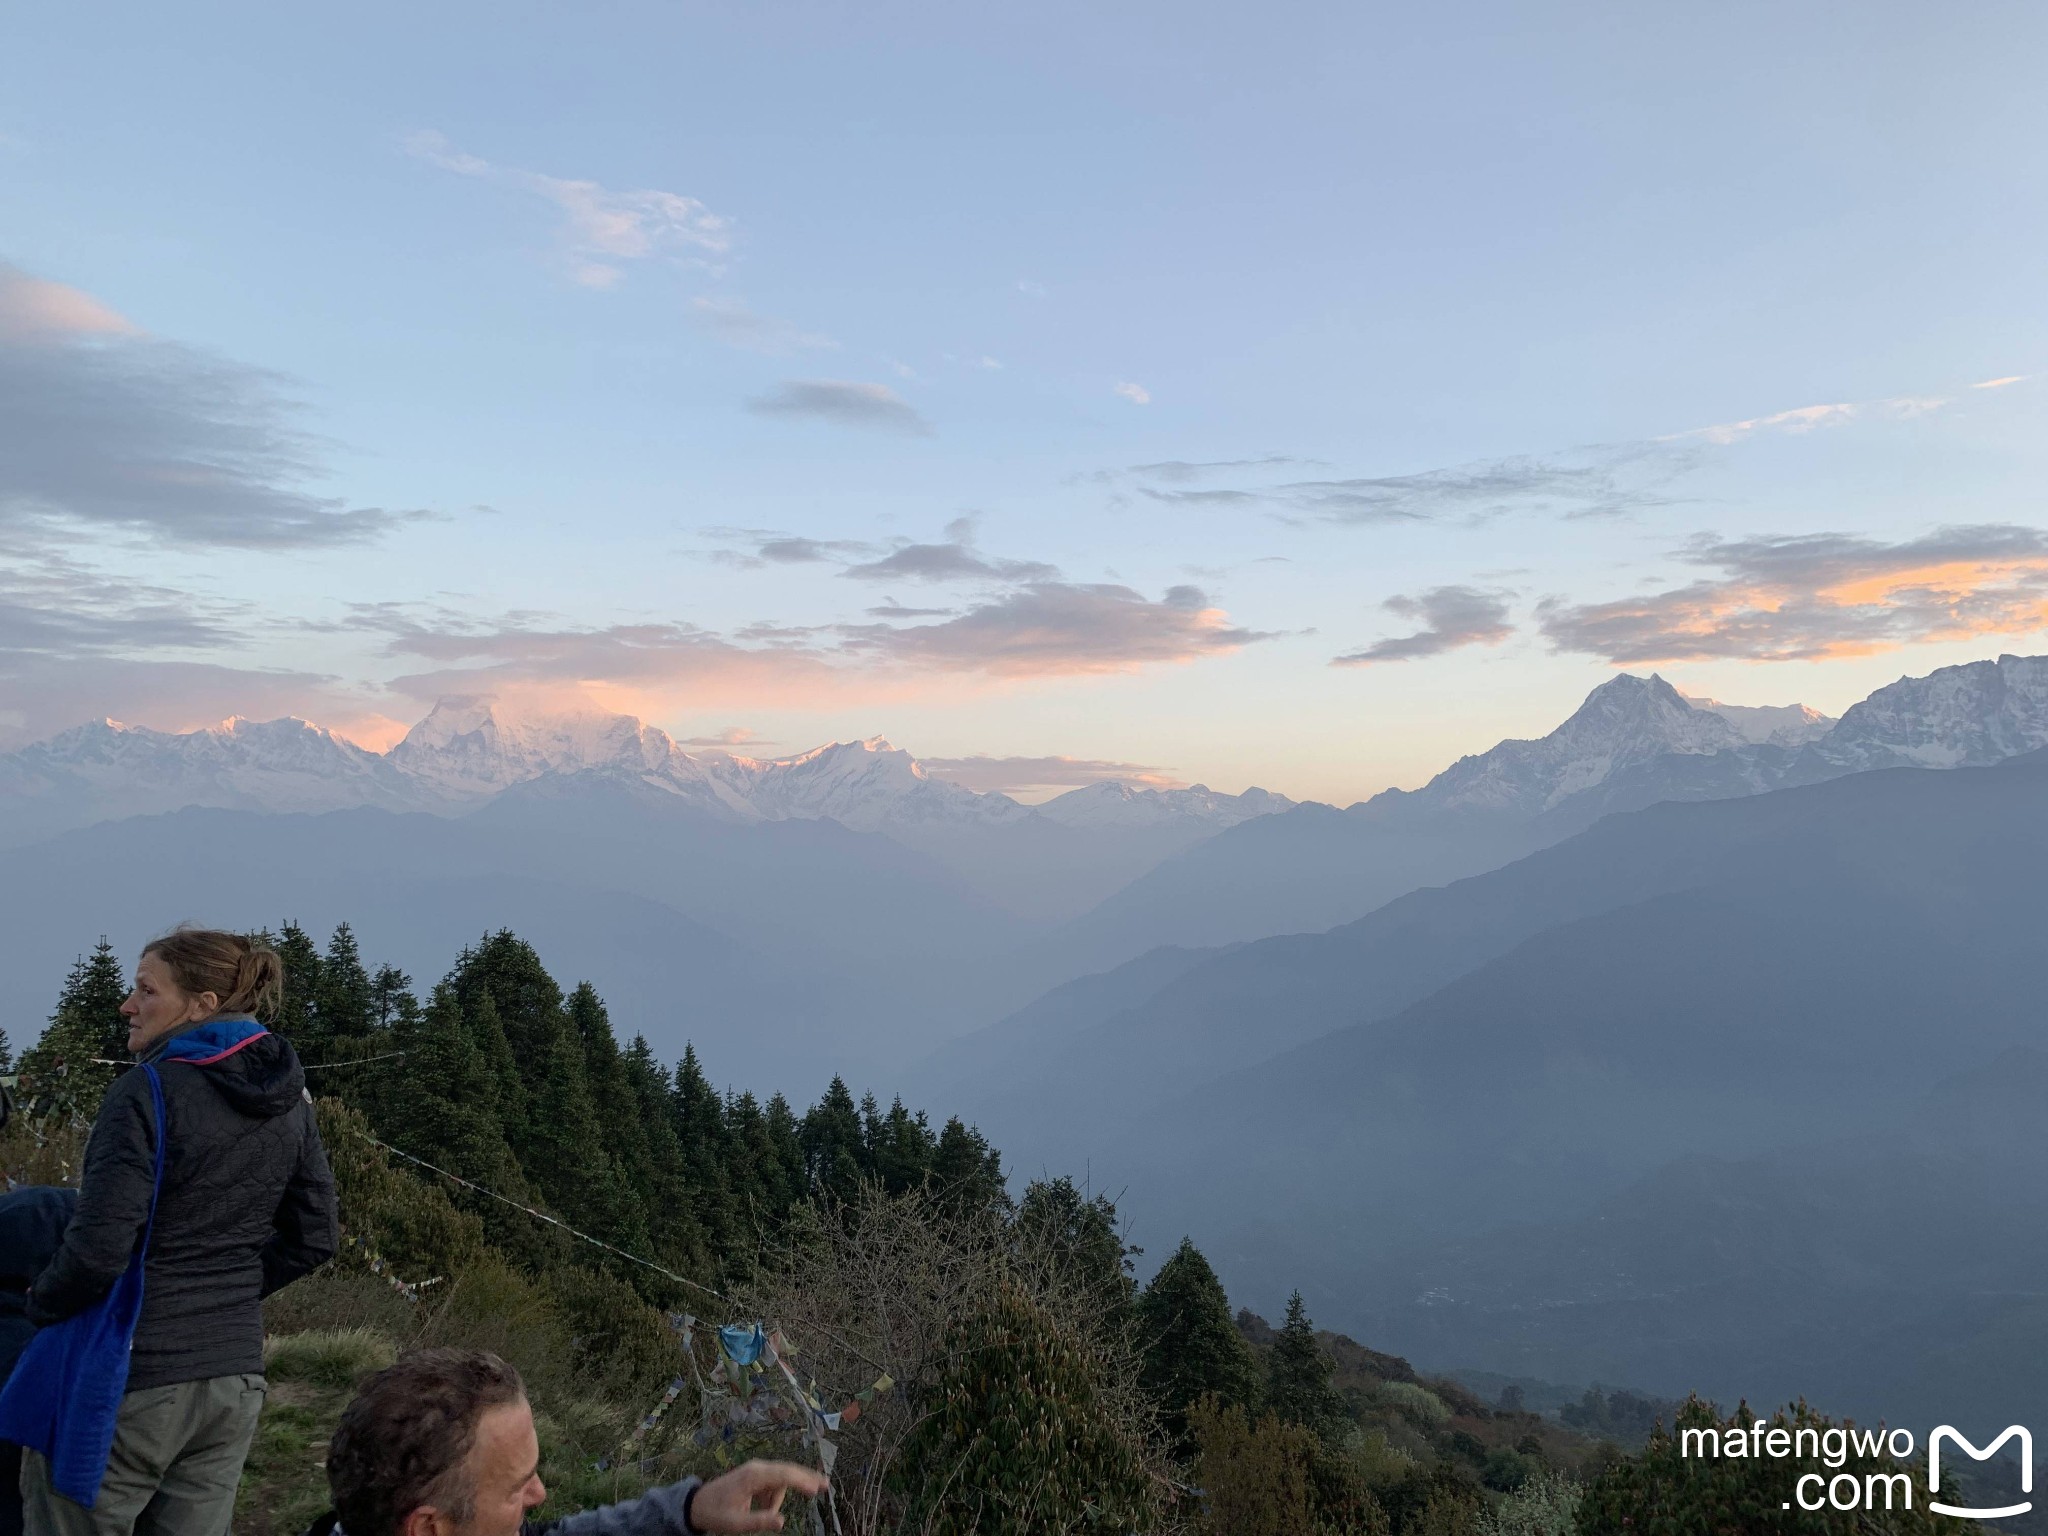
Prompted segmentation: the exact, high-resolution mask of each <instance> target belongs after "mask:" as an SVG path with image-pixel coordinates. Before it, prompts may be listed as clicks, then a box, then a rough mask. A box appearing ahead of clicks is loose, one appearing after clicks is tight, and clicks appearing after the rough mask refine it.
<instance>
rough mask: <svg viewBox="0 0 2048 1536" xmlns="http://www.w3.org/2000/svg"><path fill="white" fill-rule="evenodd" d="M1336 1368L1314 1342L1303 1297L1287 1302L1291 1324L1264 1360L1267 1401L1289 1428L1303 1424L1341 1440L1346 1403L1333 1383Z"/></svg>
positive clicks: (1284, 1327) (1283, 1326)
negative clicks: (1339, 1437)
mask: <svg viewBox="0 0 2048 1536" xmlns="http://www.w3.org/2000/svg"><path fill="white" fill-rule="evenodd" d="M1335 1375H1336V1367H1335V1365H1334V1364H1333V1363H1332V1362H1331V1360H1330V1357H1329V1356H1328V1355H1326V1354H1324V1353H1323V1346H1322V1345H1321V1344H1319V1343H1317V1342H1316V1330H1315V1325H1314V1324H1313V1323H1311V1322H1310V1321H1309V1320H1308V1309H1307V1308H1306V1307H1304V1306H1303V1305H1302V1301H1301V1292H1299V1291H1296V1292H1295V1293H1294V1294H1293V1295H1292V1296H1290V1297H1288V1298H1287V1320H1286V1321H1285V1322H1284V1323H1282V1324H1281V1325H1280V1332H1279V1334H1278V1335H1277V1336H1276V1337H1275V1338H1274V1340H1273V1346H1272V1349H1271V1351H1270V1353H1269V1354H1268V1355H1267V1357H1266V1401H1267V1402H1268V1403H1269V1404H1270V1405H1271V1406H1272V1409H1273V1411H1274V1412H1275V1413H1277V1414H1279V1415H1280V1417H1281V1418H1283V1419H1285V1420H1286V1421H1287V1422H1288V1423H1290V1424H1299V1425H1301V1426H1302V1427H1303V1428H1304V1429H1309V1430H1312V1431H1314V1432H1315V1433H1316V1434H1318V1435H1321V1436H1324V1437H1325V1438H1334V1437H1335V1436H1337V1435H1339V1434H1341V1432H1342V1429H1343V1425H1344V1421H1345V1413H1344V1399H1343V1398H1342V1397H1340V1396H1339V1395H1338V1392H1337V1388H1336V1386H1335V1385H1334V1384H1333V1381H1332V1378H1333V1377H1334V1376H1335Z"/></svg>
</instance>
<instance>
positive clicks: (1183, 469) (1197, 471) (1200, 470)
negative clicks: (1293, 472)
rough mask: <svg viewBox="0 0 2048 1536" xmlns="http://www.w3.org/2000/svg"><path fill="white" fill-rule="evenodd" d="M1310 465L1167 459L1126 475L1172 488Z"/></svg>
mask: <svg viewBox="0 0 2048 1536" xmlns="http://www.w3.org/2000/svg"><path fill="white" fill-rule="evenodd" d="M1308 462H1310V461H1309V460H1307V459H1295V458H1289V457H1288V456H1287V455H1286V454H1281V453H1269V454H1265V455H1264V456H1262V457H1260V458H1256V459H1210V460H1206V461H1195V462H1192V463H1191V462H1189V461H1188V460H1186V459H1166V460H1163V461H1161V462H1160V463H1157V464H1133V465H1131V466H1130V468H1129V469H1127V470H1125V471H1124V473H1125V474H1127V475H1137V476H1138V477H1139V478H1141V479H1145V480H1164V481H1166V482H1167V483H1168V484H1169V485H1186V484H1188V483H1190V482H1191V481H1195V480H1201V479H1206V478H1207V477H1208V476H1210V475H1214V474H1222V473H1226V472H1228V471H1232V470H1240V469H1277V468H1279V467H1281V466H1282V465H1288V464H1306V463H1308Z"/></svg>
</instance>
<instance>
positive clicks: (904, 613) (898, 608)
mask: <svg viewBox="0 0 2048 1536" xmlns="http://www.w3.org/2000/svg"><path fill="white" fill-rule="evenodd" d="M957 611H958V610H956V609H952V608H906V607H904V606H903V604H901V603H899V602H897V601H896V599H895V598H893V597H885V598H883V599H882V601H881V603H880V604H879V605H878V606H876V607H873V608H870V609H868V610H867V615H868V617H869V618H871V619H949V618H951V617H952V616H953V615H954V613H955V612H957Z"/></svg>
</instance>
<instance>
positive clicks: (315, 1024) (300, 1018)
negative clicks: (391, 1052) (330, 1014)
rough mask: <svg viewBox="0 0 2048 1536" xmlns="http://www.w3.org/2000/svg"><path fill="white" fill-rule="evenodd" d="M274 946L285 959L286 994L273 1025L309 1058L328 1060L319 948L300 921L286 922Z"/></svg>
mask: <svg viewBox="0 0 2048 1536" xmlns="http://www.w3.org/2000/svg"><path fill="white" fill-rule="evenodd" d="M263 937H264V938H266V939H269V941H270V946H271V948H273V949H275V950H276V951H277V957H278V959H279V960H281V961H283V962H284V998H283V1000H282V1001H281V1002H280V1003H279V1004H278V1006H277V1016H276V1017H275V1018H273V1019H272V1020H271V1021H270V1027H271V1028H272V1029H273V1030H275V1031H276V1032H277V1033H278V1034H280V1035H283V1036H284V1037H285V1038H286V1039H287V1040H289V1041H291V1043H292V1046H293V1047H294V1049H296V1050H297V1051H298V1053H299V1054H300V1055H301V1056H303V1057H304V1058H305V1059H306V1060H308V1061H329V1060H332V1059H333V1054H334V1053H333V1052H332V1051H331V1050H330V1049H329V1046H330V1045H331V1043H332V1042H331V1041H330V1040H329V1039H328V1037H327V1033H326V1031H324V1030H323V1029H321V1027H320V1004H319V998H320V951H319V949H318V948H316V947H315V946H314V943H313V940H312V939H311V938H310V937H308V935H307V933H306V930H305V929H303V928H301V927H300V926H299V925H298V924H297V923H286V924H285V925H284V927H283V928H282V929H280V930H279V932H278V935H277V937H276V938H274V939H271V938H270V936H269V935H268V934H265V935H263Z"/></svg>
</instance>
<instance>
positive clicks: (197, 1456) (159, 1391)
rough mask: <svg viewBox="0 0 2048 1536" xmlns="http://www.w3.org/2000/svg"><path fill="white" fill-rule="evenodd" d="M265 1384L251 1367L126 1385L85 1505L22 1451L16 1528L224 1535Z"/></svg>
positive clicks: (106, 1534) (78, 1533) (30, 1535)
mask: <svg viewBox="0 0 2048 1536" xmlns="http://www.w3.org/2000/svg"><path fill="white" fill-rule="evenodd" d="M265 1390H266V1388H265V1383H264V1380H263V1378H262V1377H261V1376H215V1377H212V1378H211V1379H209V1380H206V1381H181V1382H177V1383H175V1384H174V1385H172V1386H168V1387H145V1388H143V1389H142V1390H141V1391H139V1392H130V1393H129V1394H128V1395H127V1396H126V1397H124V1398H122V1399H121V1416H120V1418H119V1419H117V1420H116V1421H115V1427H114V1451H113V1454H112V1455H111V1456H109V1457H108V1458H107V1476H106V1480H105V1481H104V1482H102V1483H101V1484H100V1495H99V1499H98V1500H97V1502H95V1503H94V1505H93V1507H92V1508H91V1509H87V1508H86V1507H85V1506H84V1505H82V1504H74V1503H72V1501H71V1500H69V1499H67V1498H65V1497H64V1495H63V1494H61V1493H59V1492H57V1490H56V1489H54V1488H52V1487H51V1486H50V1465H49V1463H48V1462H46V1461H45V1460H44V1459H43V1458H42V1456H41V1454H40V1453H38V1452H36V1451H24V1452H23V1453H22V1457H21V1500H22V1524H23V1527H24V1529H25V1531H26V1536H131V1533H132V1536H227V1532H228V1527H229V1524H230V1522H232V1521H233V1519H234V1514H235V1489H236V1487H237V1486H238V1485H239V1484H240V1483H241V1480H242V1463H243V1461H244V1460H245V1459H247V1457H248V1455H249V1442H250V1441H251V1440H253V1439H255V1438H256V1416H257V1415H258V1414H259V1413H261V1412H262V1411H263V1394H264V1391H265Z"/></svg>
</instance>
